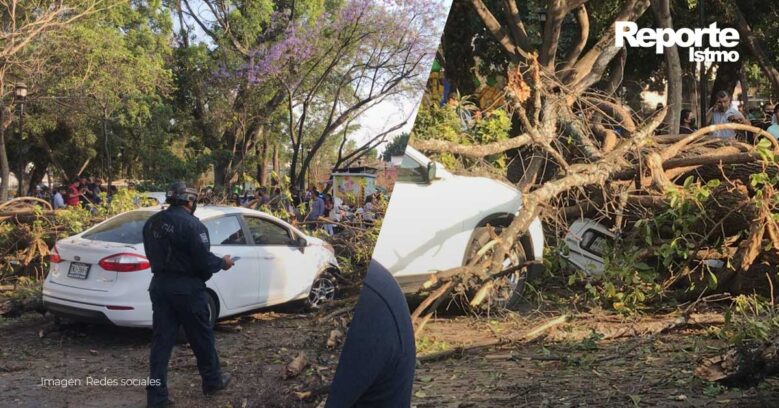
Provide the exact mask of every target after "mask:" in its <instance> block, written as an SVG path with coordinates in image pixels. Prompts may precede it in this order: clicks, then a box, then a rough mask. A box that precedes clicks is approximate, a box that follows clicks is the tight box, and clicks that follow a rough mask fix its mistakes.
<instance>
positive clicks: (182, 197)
mask: <svg viewBox="0 0 779 408" xmlns="http://www.w3.org/2000/svg"><path fill="white" fill-rule="evenodd" d="M197 196H198V194H197V190H195V189H194V188H192V187H189V186H187V183H185V182H183V181H178V182H175V183H173V184H171V185H170V186H169V187H168V190H167V191H166V192H165V202H166V203H167V204H170V205H172V206H181V207H185V208H187V209H189V210H190V211H191V212H195V209H196V208H197Z"/></svg>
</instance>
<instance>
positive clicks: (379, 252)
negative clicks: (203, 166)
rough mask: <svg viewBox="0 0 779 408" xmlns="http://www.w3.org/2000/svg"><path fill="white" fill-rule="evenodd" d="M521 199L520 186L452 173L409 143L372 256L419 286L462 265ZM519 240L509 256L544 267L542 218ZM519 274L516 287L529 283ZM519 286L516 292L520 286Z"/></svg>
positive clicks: (409, 287)
mask: <svg viewBox="0 0 779 408" xmlns="http://www.w3.org/2000/svg"><path fill="white" fill-rule="evenodd" d="M521 205H522V200H521V193H520V192H519V191H518V190H517V189H516V188H515V187H513V186H511V185H509V184H507V183H503V182H500V181H497V180H493V179H489V178H484V177H467V176H458V175H455V174H452V173H450V172H448V171H446V170H445V169H444V167H443V165H442V164H440V163H437V162H433V161H431V160H430V159H429V158H427V157H425V156H424V155H423V154H422V153H420V152H419V151H417V150H415V149H414V148H412V147H411V146H409V147H408V148H406V153H405V156H404V157H403V162H402V164H401V166H400V168H399V170H398V178H397V181H396V183H395V187H394V189H393V191H392V198H391V199H390V202H389V206H388V208H387V214H386V217H385V218H384V221H383V222H382V225H381V232H380V233H379V237H378V241H377V243H376V248H375V250H374V252H373V262H374V263H376V264H378V265H380V266H383V267H384V268H386V269H387V270H388V271H389V272H390V273H391V274H392V275H393V276H395V278H396V279H397V280H398V282H399V283H400V285H401V287H403V289H404V290H406V291H416V290H418V289H419V288H420V286H421V284H422V283H423V282H425V281H426V280H427V279H428V278H429V277H430V274H431V273H434V272H436V271H443V270H446V269H450V268H455V267H459V266H462V265H463V264H464V263H465V262H466V261H467V259H469V258H470V256H472V254H473V253H475V250H478V249H479V248H480V247H481V245H483V244H485V243H486V242H487V239H488V238H489V237H488V236H487V235H486V228H484V227H486V226H487V225H491V226H493V227H505V226H507V225H508V224H509V223H510V222H511V220H512V218H513V217H514V216H515V215H516V214H517V213H518V212H519V211H521ZM520 242H521V244H522V245H521V247H520V250H519V252H520V253H519V254H514V255H515V256H514V257H513V258H511V259H507V261H510V262H511V263H524V262H526V261H531V264H530V267H529V270H528V274H529V275H531V276H533V275H536V274H538V273H540V269H542V268H543V264H542V262H541V260H542V259H543V252H544V233H543V230H542V228H541V222H540V221H539V220H538V219H536V220H534V221H533V223H532V224H531V226H530V229H529V231H528V234H527V235H526V236H523V237H522V238H521V239H520ZM521 252H524V253H521ZM521 258H524V259H521ZM532 261H537V262H532ZM507 266H510V265H507ZM521 276H522V277H524V274H522V275H521ZM514 279H516V280H514V281H513V282H512V284H513V285H514V286H515V287H516V284H517V283H520V282H521V283H522V284H524V280H523V279H522V278H521V277H520V274H518V275H517V276H516V278H514ZM517 289H518V290H516V291H513V293H518V292H521V288H517Z"/></svg>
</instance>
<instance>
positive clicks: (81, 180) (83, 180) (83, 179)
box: [78, 176, 89, 184]
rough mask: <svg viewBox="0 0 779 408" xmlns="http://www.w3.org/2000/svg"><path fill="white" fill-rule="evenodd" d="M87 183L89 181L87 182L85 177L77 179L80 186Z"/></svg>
mask: <svg viewBox="0 0 779 408" xmlns="http://www.w3.org/2000/svg"><path fill="white" fill-rule="evenodd" d="M88 181H89V180H87V178H86V177H84V176H81V177H79V179H78V182H79V183H81V184H87V182H88Z"/></svg>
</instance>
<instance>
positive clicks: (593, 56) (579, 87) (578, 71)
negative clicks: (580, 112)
mask: <svg viewBox="0 0 779 408" xmlns="http://www.w3.org/2000/svg"><path fill="white" fill-rule="evenodd" d="M647 8H649V0H628V1H625V2H624V3H623V5H622V8H621V9H620V12H619V13H618V14H617V17H616V18H615V20H614V21H615V22H616V21H635V20H636V19H638V18H639V17H641V15H642V14H644V12H645V11H646V10H647ZM614 30H615V23H612V24H611V26H610V27H609V28H608V29H607V30H606V32H605V33H604V34H603V36H601V38H600V40H598V42H597V43H596V44H595V46H593V47H592V49H590V50H589V51H587V53H586V54H584V57H582V58H581V59H580V60H579V61H578V62H577V63H576V64H575V65H574V67H573V71H572V72H571V75H570V76H569V78H568V80H567V83H568V84H573V88H572V91H573V92H574V94H577V95H578V94H581V93H582V92H584V91H585V90H586V89H587V88H589V87H590V86H592V85H593V84H594V83H596V82H598V81H599V80H600V78H601V77H602V76H603V72H604V71H605V70H606V67H607V66H608V64H609V62H611V60H612V59H613V58H614V57H615V56H616V55H617V53H618V52H619V48H617V47H615V46H614V38H615V36H616V34H615V32H614Z"/></svg>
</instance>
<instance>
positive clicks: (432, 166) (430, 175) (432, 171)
mask: <svg viewBox="0 0 779 408" xmlns="http://www.w3.org/2000/svg"><path fill="white" fill-rule="evenodd" d="M437 168H438V165H437V163H436V162H433V161H431V162H429V163H427V182H428V183H432V182H433V180H435V175H436V171H437V170H438V169H437Z"/></svg>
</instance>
